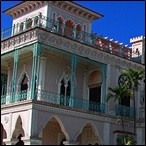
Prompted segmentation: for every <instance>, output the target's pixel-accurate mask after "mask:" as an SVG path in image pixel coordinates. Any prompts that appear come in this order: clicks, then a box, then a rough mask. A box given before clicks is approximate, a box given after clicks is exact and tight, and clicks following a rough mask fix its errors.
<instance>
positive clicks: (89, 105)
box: [1, 90, 105, 113]
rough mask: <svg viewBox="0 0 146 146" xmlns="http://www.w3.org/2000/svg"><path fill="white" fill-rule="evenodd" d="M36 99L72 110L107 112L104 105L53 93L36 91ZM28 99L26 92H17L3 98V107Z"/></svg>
mask: <svg viewBox="0 0 146 146" xmlns="http://www.w3.org/2000/svg"><path fill="white" fill-rule="evenodd" d="M35 97H37V99H34V100H38V101H43V102H46V103H50V104H54V105H62V106H65V107H70V108H72V109H82V110H87V111H94V112H100V113H104V112H105V105H104V104H102V103H96V102H93V101H89V100H85V99H80V98H75V97H70V96H64V95H60V94H57V93H53V92H48V91H43V90H39V91H36V94H35ZM27 99H29V97H28V94H27V92H26V91H22V92H16V93H15V94H11V95H7V96H1V105H4V104H9V103H16V102H21V101H24V100H27Z"/></svg>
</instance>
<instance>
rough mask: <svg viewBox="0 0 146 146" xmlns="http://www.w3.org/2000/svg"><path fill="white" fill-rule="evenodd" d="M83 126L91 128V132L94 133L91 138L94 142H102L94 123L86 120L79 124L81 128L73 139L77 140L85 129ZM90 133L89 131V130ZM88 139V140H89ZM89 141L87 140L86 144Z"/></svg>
mask: <svg viewBox="0 0 146 146" xmlns="http://www.w3.org/2000/svg"><path fill="white" fill-rule="evenodd" d="M85 128H88V129H89V130H90V131H91V130H92V131H93V133H94V136H93V135H92V136H93V137H92V138H91V139H93V138H94V139H95V140H94V141H95V142H94V143H96V144H97V143H98V144H102V141H101V137H100V136H99V134H98V131H97V129H96V127H95V125H94V124H93V123H92V122H86V123H84V124H83V125H82V126H81V129H80V132H79V133H78V134H77V135H76V137H75V141H77V139H78V138H79V136H80V135H81V134H82V133H83V132H84V130H85ZM90 133H91V132H90ZM89 141H90V140H89ZM89 143H90V142H88V144H89Z"/></svg>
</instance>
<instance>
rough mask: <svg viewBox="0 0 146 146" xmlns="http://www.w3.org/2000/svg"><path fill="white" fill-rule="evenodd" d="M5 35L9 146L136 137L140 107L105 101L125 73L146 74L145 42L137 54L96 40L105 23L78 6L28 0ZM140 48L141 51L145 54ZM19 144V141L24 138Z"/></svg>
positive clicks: (138, 42)
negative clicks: (95, 24) (97, 26)
mask: <svg viewBox="0 0 146 146" xmlns="http://www.w3.org/2000/svg"><path fill="white" fill-rule="evenodd" d="M4 13H6V14H7V15H10V16H12V17H13V24H12V27H11V29H8V30H4V31H2V32H1V83H2V86H1V91H2V92H1V134H2V139H1V143H2V144H3V143H5V144H6V145H9V144H10V145H15V144H16V143H17V142H18V141H19V140H20V141H23V143H24V144H25V145H62V144H64V145H90V144H91V145H101V144H104V145H116V144H117V142H118V136H119V135H121V133H122V126H121V119H120V114H119V110H120V108H121V107H122V111H123V113H124V126H125V129H126V133H128V134H129V135H132V136H134V134H133V121H134V118H133V101H132V100H131V99H128V101H123V105H119V104H118V103H117V102H114V101H113V100H110V101H109V102H106V100H105V97H106V95H107V93H108V87H115V86H117V85H118V80H119V77H120V74H121V71H122V70H123V69H127V68H137V69H145V65H144V60H145V56H144V54H145V53H144V51H145V50H144V48H145V47H144V46H145V37H143V36H141V37H138V38H133V39H131V40H130V42H131V43H132V47H131V48H129V47H127V46H124V45H122V44H118V43H117V42H114V41H112V40H109V39H108V38H103V37H100V36H97V35H95V34H92V33H91V32H92V30H91V26H92V21H94V20H98V19H100V18H101V17H103V15H102V14H99V13H97V12H94V11H91V10H89V9H87V8H85V7H82V6H80V5H78V4H76V3H74V2H71V1H23V2H21V3H19V4H18V5H16V6H14V7H12V8H10V9H7V10H5V11H4ZM137 48H138V51H139V52H138V51H137ZM144 88H145V84H144V83H141V88H140V89H139V90H138V92H137V93H136V95H137V101H136V103H137V104H136V134H137V136H136V140H137V144H140V145H144V144H145V92H144ZM18 139H19V140H18Z"/></svg>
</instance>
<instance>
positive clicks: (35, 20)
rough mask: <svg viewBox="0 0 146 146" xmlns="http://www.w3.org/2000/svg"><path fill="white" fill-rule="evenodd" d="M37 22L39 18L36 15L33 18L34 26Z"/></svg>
mask: <svg viewBox="0 0 146 146" xmlns="http://www.w3.org/2000/svg"><path fill="white" fill-rule="evenodd" d="M38 22H39V18H38V16H36V17H35V19H34V25H35V26H36V25H37V24H38Z"/></svg>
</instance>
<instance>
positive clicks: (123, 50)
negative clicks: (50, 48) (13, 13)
mask: <svg viewBox="0 0 146 146" xmlns="http://www.w3.org/2000/svg"><path fill="white" fill-rule="evenodd" d="M35 27H39V28H42V29H45V30H47V31H50V32H52V33H56V34H58V35H61V36H64V37H67V38H69V39H72V40H76V41H78V42H80V43H84V44H87V45H90V46H92V47H94V48H95V49H99V50H102V51H106V52H109V53H111V54H114V55H117V56H120V57H122V58H126V59H129V60H132V61H135V62H141V59H139V58H133V57H132V50H131V48H128V47H126V46H124V45H121V44H118V43H116V42H113V41H110V40H109V39H107V38H103V37H101V36H97V35H95V34H93V33H87V32H85V31H81V30H79V29H77V28H75V27H74V26H73V25H72V27H69V26H68V25H66V24H63V23H61V22H59V21H55V20H53V19H50V18H48V17H44V16H42V15H38V16H35V17H33V18H31V19H27V20H26V21H24V22H21V23H20V24H17V25H14V26H13V27H11V28H9V29H6V30H3V31H1V40H4V39H6V38H9V37H12V36H15V35H17V34H20V33H22V32H25V31H28V30H30V29H33V28H35ZM134 56H136V54H135V55H134ZM137 56H138V55H137ZM140 57H141V56H140Z"/></svg>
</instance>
